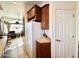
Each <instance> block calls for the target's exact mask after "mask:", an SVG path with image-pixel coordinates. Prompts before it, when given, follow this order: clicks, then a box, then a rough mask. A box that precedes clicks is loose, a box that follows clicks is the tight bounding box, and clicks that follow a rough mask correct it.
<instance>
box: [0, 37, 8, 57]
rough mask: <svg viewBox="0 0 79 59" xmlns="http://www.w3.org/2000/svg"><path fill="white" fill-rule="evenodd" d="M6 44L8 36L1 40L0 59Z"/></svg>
mask: <svg viewBox="0 0 79 59" xmlns="http://www.w3.org/2000/svg"><path fill="white" fill-rule="evenodd" d="M6 43H7V36H3V38H1V39H0V57H1V56H2V54H3V51H4V48H5V46H6Z"/></svg>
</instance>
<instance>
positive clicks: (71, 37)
mask: <svg viewBox="0 0 79 59" xmlns="http://www.w3.org/2000/svg"><path fill="white" fill-rule="evenodd" d="M55 16H56V18H55V31H56V32H55V37H56V39H55V57H56V58H73V57H74V56H75V29H76V28H75V27H76V25H75V24H76V20H75V10H56V15H55Z"/></svg>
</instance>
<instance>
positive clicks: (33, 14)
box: [31, 8, 35, 18]
mask: <svg viewBox="0 0 79 59" xmlns="http://www.w3.org/2000/svg"><path fill="white" fill-rule="evenodd" d="M33 17H35V8H33V9H32V10H31V18H33Z"/></svg>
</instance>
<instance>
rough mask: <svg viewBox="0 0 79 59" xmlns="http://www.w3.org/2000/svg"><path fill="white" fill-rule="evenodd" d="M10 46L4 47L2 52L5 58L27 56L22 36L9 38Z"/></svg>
mask: <svg viewBox="0 0 79 59" xmlns="http://www.w3.org/2000/svg"><path fill="white" fill-rule="evenodd" d="M10 42H11V44H10V46H8V47H6V49H5V50H6V51H5V53H4V57H5V58H29V56H28V54H27V53H26V51H25V50H24V48H23V38H22V37H19V38H15V39H12V40H10Z"/></svg>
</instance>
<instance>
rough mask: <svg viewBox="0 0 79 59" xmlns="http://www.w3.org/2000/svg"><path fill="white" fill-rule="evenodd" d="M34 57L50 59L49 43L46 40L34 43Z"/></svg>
mask: <svg viewBox="0 0 79 59" xmlns="http://www.w3.org/2000/svg"><path fill="white" fill-rule="evenodd" d="M36 57H37V58H51V42H50V40H48V39H47V38H46V39H45V38H44V40H43V39H40V40H37V41H36Z"/></svg>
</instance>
